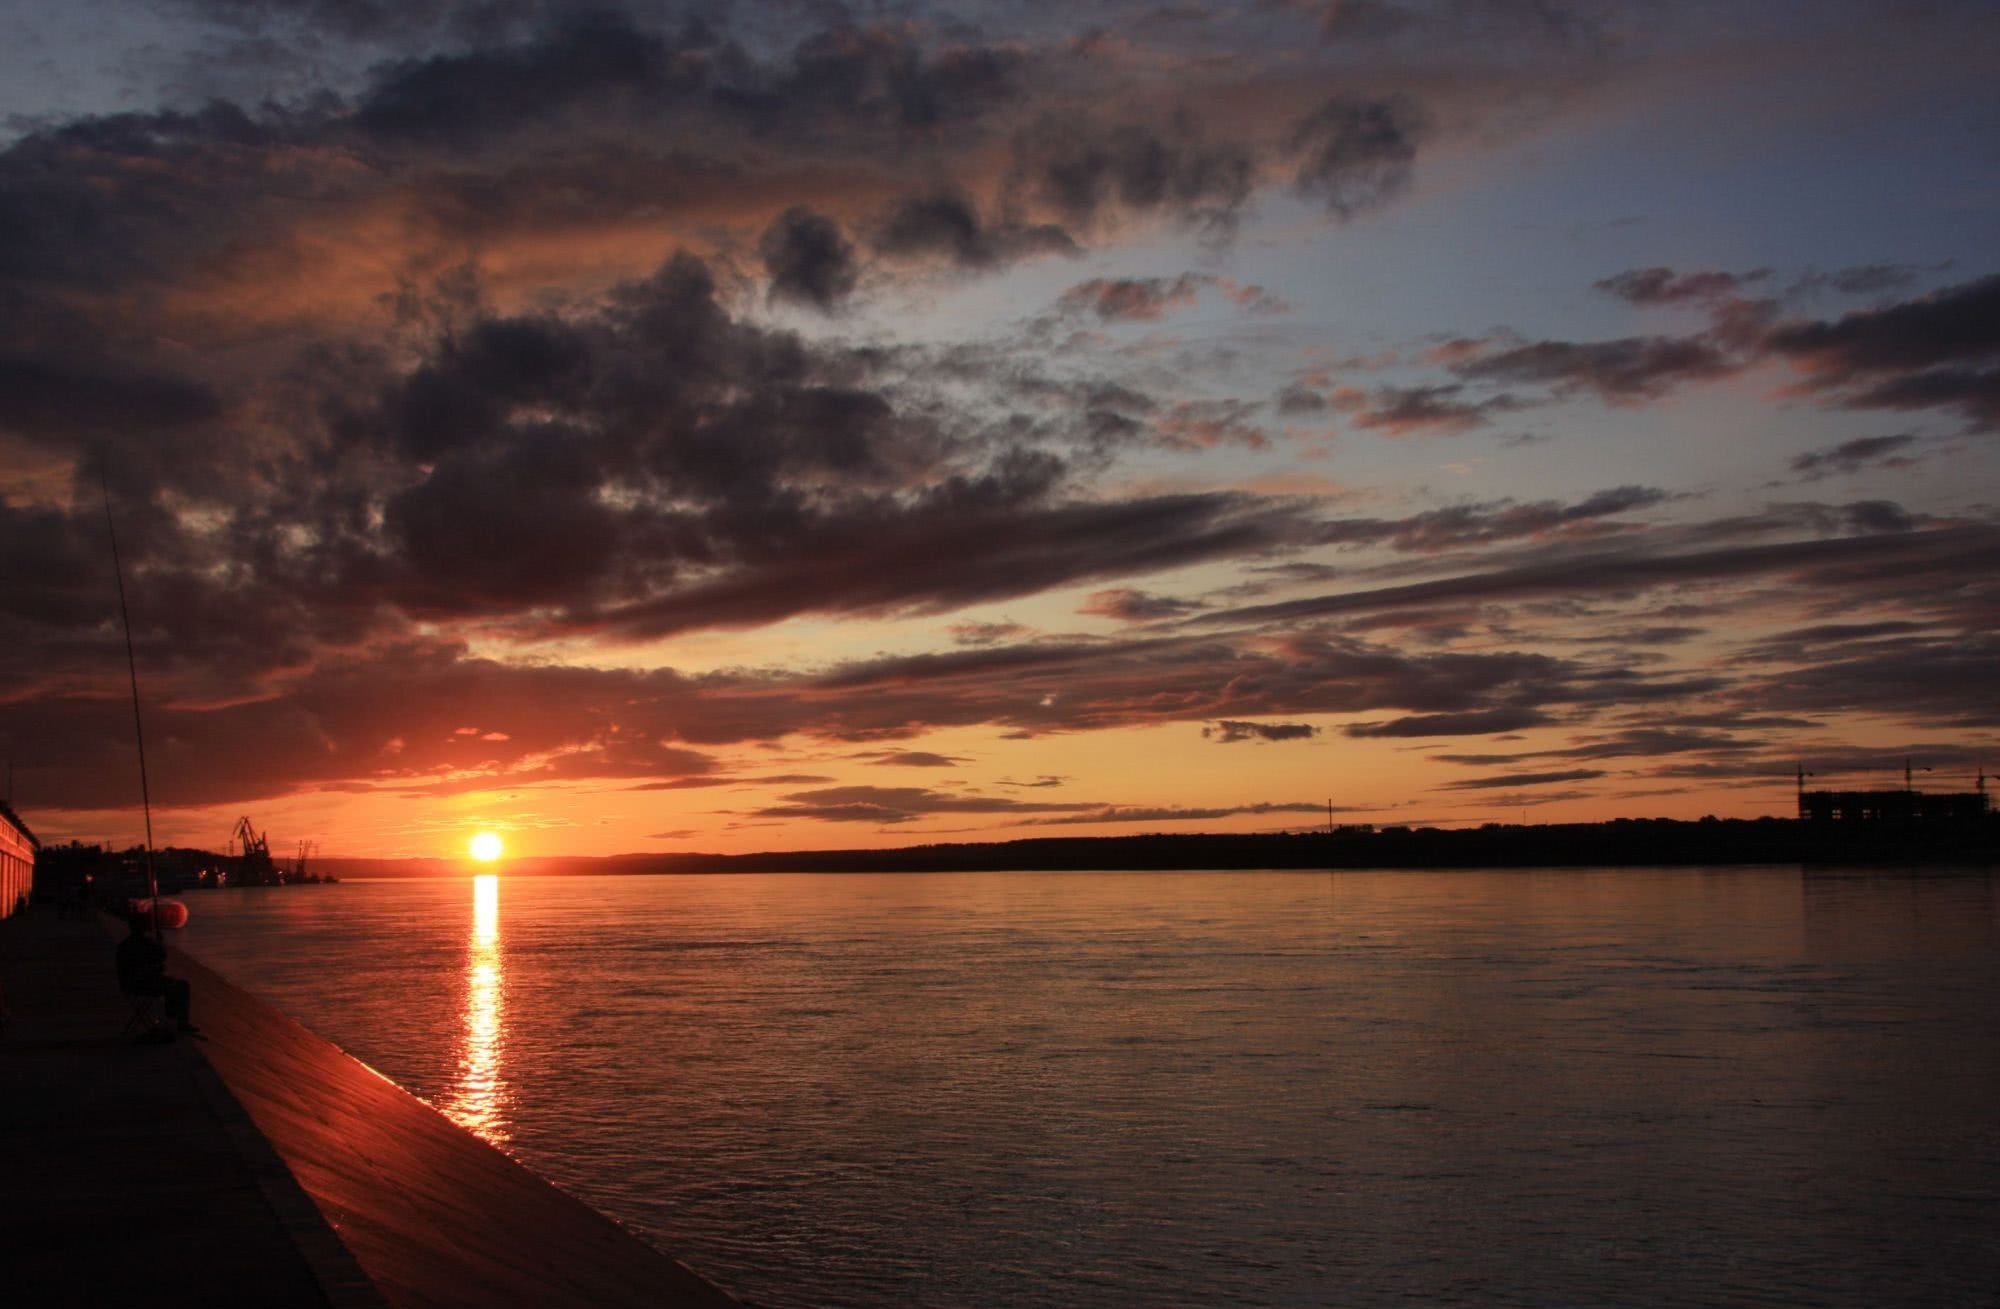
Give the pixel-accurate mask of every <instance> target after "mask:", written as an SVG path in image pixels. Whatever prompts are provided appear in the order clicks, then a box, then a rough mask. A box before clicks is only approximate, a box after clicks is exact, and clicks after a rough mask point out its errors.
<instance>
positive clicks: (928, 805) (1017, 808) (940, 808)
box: [752, 786, 1099, 824]
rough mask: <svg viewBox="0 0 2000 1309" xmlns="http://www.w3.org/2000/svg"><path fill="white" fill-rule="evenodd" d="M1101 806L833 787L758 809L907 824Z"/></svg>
mask: <svg viewBox="0 0 2000 1309" xmlns="http://www.w3.org/2000/svg"><path fill="white" fill-rule="evenodd" d="M1098 807H1099V806H1096V805H1088V804H1054V803H1040V802H1036V801H1030V800H1015V799H1010V798H1009V797H1007V796H982V795H963V794H957V793H953V792H946V791H933V790H930V789H928V788H925V787H918V786H829V787H823V788H821V789H819V790H814V791H795V792H793V793H791V794H789V795H786V796H784V797H782V803H779V804H774V805H767V806H765V807H764V808H761V809H757V810H753V811H752V816H753V817H757V818H784V819H793V820H797V819H811V820H815V821H818V822H823V823H886V824H894V823H907V822H910V821H912V820H914V819H918V818H925V817H928V816H930V815H933V814H1049V813H1074V812H1081V811H1084V810H1089V809H1096V808H1098Z"/></svg>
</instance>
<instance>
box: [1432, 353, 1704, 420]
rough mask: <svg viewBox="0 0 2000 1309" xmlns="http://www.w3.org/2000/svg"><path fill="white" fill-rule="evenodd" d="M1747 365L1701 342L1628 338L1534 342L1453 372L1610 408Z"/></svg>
mask: <svg viewBox="0 0 2000 1309" xmlns="http://www.w3.org/2000/svg"><path fill="white" fill-rule="evenodd" d="M1741 366H1742V365H1741V363H1740V361H1738V360H1736V359H1735V358H1733V357H1732V356H1731V355H1730V354H1729V353H1728V352H1726V351H1725V350H1723V349H1722V348H1721V347H1719V346H1717V345H1715V344H1713V343H1711V342H1709V341H1706V340H1703V339H1700V338H1697V337H1667V336H1628V337H1621V338H1619V339H1617V340H1611V341H1584V342H1579V341H1535V342H1532V343H1530V344H1528V345H1517V346H1510V347H1502V348H1499V349H1496V350H1494V351H1492V352H1491V353H1484V354H1480V355H1477V356H1475V357H1472V358H1468V359H1464V360H1462V361H1460V362H1458V363H1455V364H1453V365H1452V366H1451V371H1452V372H1454V373H1456V374H1458V375H1459V376H1460V377H1463V378H1468V379H1471V380H1474V381H1482V382H1510V383H1516V384H1524V385H1538V386H1547V387H1550V388H1552V389H1553V390H1555V391H1556V392H1558V393H1563V392H1572V391H1590V392H1593V393H1595V394H1596V395H1597V396H1598V397H1599V398H1600V399H1602V400H1605V401H1607V402H1609V403H1611V404H1637V403H1639V402H1641V401H1646V400H1654V399H1658V398H1659V397H1660V396H1662V395H1664V394H1665V393H1666V392H1668V391H1669V390H1672V389H1673V388H1674V387H1676V386H1679V385H1682V384H1684V383H1687V382H1695V381H1706V380H1710V379H1713V378H1718V377H1725V376H1727V375H1729V374H1730V373H1733V372H1735V371H1736V370H1737V369H1738V368H1740V367H1741Z"/></svg>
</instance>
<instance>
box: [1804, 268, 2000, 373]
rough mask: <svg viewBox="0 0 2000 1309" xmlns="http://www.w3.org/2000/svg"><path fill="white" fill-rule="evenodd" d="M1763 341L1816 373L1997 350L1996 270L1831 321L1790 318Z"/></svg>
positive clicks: (1947, 360) (1973, 357) (1904, 368)
mask: <svg viewBox="0 0 2000 1309" xmlns="http://www.w3.org/2000/svg"><path fill="white" fill-rule="evenodd" d="M1766 345H1767V346H1768V347H1769V348H1770V349H1771V350H1772V351H1774V352H1776V353H1778V354H1780V355H1784V356H1787V357H1789V358H1793V359H1797V360H1799V361H1801V362H1803V363H1804V364H1806V365H1807V366H1809V367H1811V368H1813V369H1815V370H1816V371H1820V372H1823V373H1828V374H1833V375H1836V376H1840V377H1844V376H1846V375H1849V374H1855V373H1869V374H1885V373H1891V374H1893V373H1907V372H1911V371H1913V370H1919V369H1925V368H1934V367H1946V366H1954V365H1964V364H1967V363H1972V362H1975V361H1979V360H1986V359H1991V358H1993V357H1994V356H1995V355H2000V274H1995V275H1993V276H1991V277H1983V278H1980V279H1978V280H1977V281H1972V282H1962V283H1960V284H1959V285H1957V286H1949V287H1945V288H1944V289H1943V290H1940V291H1936V292H1933V293H1932V294H1930V295H1927V296H1923V297H1921V298H1919V299H1916V300H1906V301H1904V302H1903V303H1901V304H1895V305H1888V306H1885V307H1882V308H1878V309H1862V310H1857V311H1856V312H1854V313H1851V314H1846V315H1843V316H1842V317H1840V318H1838V319H1835V320H1833V321H1832V322H1804V323H1789V324H1785V325H1783V326H1780V327H1777V328H1775V329H1773V330H1772V332H1771V333H1770V335H1769V337H1767V338H1766Z"/></svg>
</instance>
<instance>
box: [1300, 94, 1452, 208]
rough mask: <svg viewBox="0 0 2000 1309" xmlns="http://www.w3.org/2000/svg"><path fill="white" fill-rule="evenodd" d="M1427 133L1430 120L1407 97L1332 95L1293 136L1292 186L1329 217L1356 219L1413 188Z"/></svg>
mask: <svg viewBox="0 0 2000 1309" xmlns="http://www.w3.org/2000/svg"><path fill="white" fill-rule="evenodd" d="M1429 129H1430V120H1429V117H1428V115H1426V114H1425V113H1424V112H1423V110H1422V109H1421V108H1419V107H1418V106H1417V104H1416V103H1415V102H1414V101H1412V100H1409V99H1407V98H1390V99H1364V98H1361V97H1358V96H1351V95H1336V96H1333V97H1331V98H1329V99H1328V100H1327V101H1326V102H1325V103H1324V104H1322V105H1320V107H1319V108H1317V109H1315V110H1314V111H1313V112H1312V113H1310V114H1308V115H1306V117H1305V118H1303V119H1301V120H1300V121H1299V123H1298V125H1297V126H1296V127H1295V128H1294V129H1293V131H1292V141H1291V145H1292V149H1293V151H1294V153H1295V154H1296V155H1297V157H1298V164H1297V170H1296V172H1295V173H1294V174H1293V185H1294V186H1295V187H1297V188H1298V190H1299V191H1300V192H1301V193H1302V194H1304V195H1309V196H1313V197H1316V198H1317V199H1319V200H1320V201H1322V202H1323V203H1324V204H1325V205H1326V207H1327V210H1328V211H1329V212H1330V213H1333V214H1336V215H1338V216H1339V217H1341V218H1352V217H1354V216H1355V215H1356V214H1359V213H1361V212H1362V211H1364V210H1367V209H1373V208H1375V207H1376V206H1378V205H1381V204H1383V203H1384V202H1386V201H1388V200H1390V199H1392V198H1394V197H1395V196H1396V195H1398V194H1399V193H1401V192H1402V191H1403V190H1404V189H1405V188H1407V187H1408V186H1409V184H1410V173H1411V169H1412V167H1413V166H1414V165H1415V163H1416V159H1417V145H1418V142H1419V141H1421V140H1422V139H1423V137H1424V136H1425V135H1427V133H1428V132H1429Z"/></svg>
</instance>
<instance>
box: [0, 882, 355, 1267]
mask: <svg viewBox="0 0 2000 1309" xmlns="http://www.w3.org/2000/svg"><path fill="white" fill-rule="evenodd" d="M114 944H115V941H114V938H113V937H112V936H111V934H110V933H109V932H107V931H106V929H105V928H104V927H103V926H101V925H100V924H99V923H98V922H95V921H92V922H76V921H60V920H58V919H56V918H55V917H54V915H53V913H52V912H50V911H46V910H35V911H32V912H30V913H28V914H25V915H17V916H16V917H13V918H9V919H7V920H5V921H0V986H4V988H5V989H4V991H0V997H4V1001H5V1004H6V1006H7V1009H8V1011H9V1016H8V1018H7V1020H6V1029H5V1032H4V1034H0V1300H4V1301H5V1302H7V1303H9V1304H17V1305H23V1306H26V1305H85V1304H88V1305H117V1304H134V1305H137V1304H147V1305H161V1304H170V1305H182V1304H185V1305H217V1304H226V1303H235V1304H266V1305H329V1304H332V1303H335V1301H334V1300H333V1299H330V1298H329V1295H328V1293H327V1291H326V1290H325V1289H324V1288H322V1286H321V1285H320V1280H319V1277H318V1276H317V1275H316V1273H315V1270H314V1269H313V1267H312V1265H311V1264H310V1263H309V1262H308V1259H307V1257H306V1255H305V1254H304V1253H302V1251H301V1249H300V1245H299V1242H298V1241H297V1240H295V1239H294V1236H293V1234H292V1232H291V1231H289V1230H287V1227H286V1225H285V1223H284V1222H282V1221H281V1220H280V1217H279V1208H280V1207H281V1206H282V1203H283V1201H282V1197H280V1198H279V1201H278V1203H277V1204H274V1200H273V1196H272V1194H271V1188H272V1187H273V1186H274V1185H276V1186H278V1187H284V1186H286V1185H288V1184H290V1179H289V1178H288V1177H282V1176H279V1177H274V1176H273V1175H272V1173H271V1168H272V1166H273V1161H272V1159H271V1157H270V1156H269V1154H268V1150H266V1151H265V1152H264V1153H263V1154H261V1155H260V1154H259V1152H258V1150H257V1148H256V1146H257V1144H258V1142H257V1140H256V1136H255V1133H254V1132H250V1133H249V1136H250V1138H251V1139H250V1140H249V1141H246V1140H245V1139H244V1138H245V1120H244V1119H243V1118H242V1111H241V1109H240V1107H239V1106H237V1105H236V1104H235V1103H234V1101H233V1100H232V1098H231V1097H230V1095H229V1093H228V1092H227V1091H226V1090H225V1089H223V1087H222V1084H221V1082H220V1081H219V1080H218V1079H217V1078H216V1076H215V1074H214V1072H213V1071H212V1070H211V1069H210V1068H209V1066H208V1064H207V1063H206V1062H205V1061H204V1060H203V1059H202V1058H201V1056H200V1055H199V1054H198V1053H197V1052H196V1050H195V1048H194V1042H193V1041H192V1040H188V1039H183V1040H182V1041H178V1042H176V1043H174V1044H172V1045H142V1044H137V1043H135V1042H134V1041H133V1040H132V1039H131V1038H130V1037H129V1036H126V1035H124V1034H123V1032H122V1031H121V1029H122V1028H123V1027H124V1025H125V1022H126V1018H127V1016H128V1009H127V1006H126V1002H125V1001H124V1000H123V999H122V998H121V997H120V996H119V994H118V987H117V982H116V980H115V978H114V975H113V972H112V962H111V961H112V949H113V946H114ZM197 1016H198V1015H197ZM278 1172H279V1173H280V1174H282V1173H283V1169H282V1168H281V1167H280V1168H279V1169H278ZM294 1189H295V1188H294ZM308 1221H310V1219H308Z"/></svg>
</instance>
